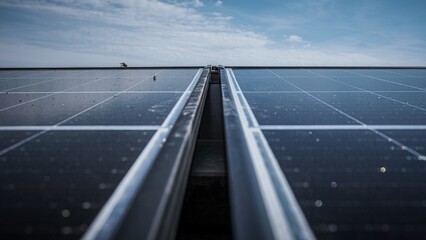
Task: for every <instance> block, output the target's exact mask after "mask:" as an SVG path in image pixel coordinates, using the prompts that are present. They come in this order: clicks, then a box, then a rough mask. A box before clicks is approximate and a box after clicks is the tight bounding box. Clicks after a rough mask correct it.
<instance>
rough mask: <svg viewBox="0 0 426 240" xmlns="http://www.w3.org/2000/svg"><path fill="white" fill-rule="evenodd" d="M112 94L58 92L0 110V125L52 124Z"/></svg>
mask: <svg viewBox="0 0 426 240" xmlns="http://www.w3.org/2000/svg"><path fill="white" fill-rule="evenodd" d="M111 96H113V94H106V93H98V94H87V93H75V94H71V93H59V94H53V95H52V94H49V95H46V96H44V97H42V99H39V100H37V101H32V102H27V103H25V104H22V105H20V106H17V107H13V108H10V109H7V110H4V111H0V125H3V126H4V125H13V126H17V125H18V126H19V125H54V124H57V123H59V122H61V121H63V120H65V119H67V118H69V117H71V116H73V115H75V114H77V113H79V112H81V111H83V110H85V109H87V108H89V107H91V106H93V105H95V104H98V103H99V102H101V101H103V100H105V99H107V98H108V97H111Z"/></svg>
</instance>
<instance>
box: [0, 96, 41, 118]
mask: <svg viewBox="0 0 426 240" xmlns="http://www.w3.org/2000/svg"><path fill="white" fill-rule="evenodd" d="M46 95H47V93H23V94H14V93H0V109H4V108H7V107H9V106H13V105H16V104H22V103H24V102H27V101H31V100H34V99H37V98H40V97H43V96H46ZM0 115H1V113H0Z"/></svg>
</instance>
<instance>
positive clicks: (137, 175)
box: [82, 69, 203, 240]
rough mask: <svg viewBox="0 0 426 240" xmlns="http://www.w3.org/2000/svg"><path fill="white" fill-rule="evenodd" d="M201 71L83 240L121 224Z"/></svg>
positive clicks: (107, 234) (105, 235) (108, 233)
mask: <svg viewBox="0 0 426 240" xmlns="http://www.w3.org/2000/svg"><path fill="white" fill-rule="evenodd" d="M202 72H203V69H199V70H198V72H197V74H196V75H195V76H194V78H193V79H192V81H191V83H190V84H189V86H188V87H187V88H186V90H185V92H184V93H183V94H182V95H181V97H180V98H179V100H178V101H177V102H176V104H175V106H174V107H173V109H172V110H171V111H170V113H169V114H168V116H167V118H166V119H165V120H164V122H163V123H162V124H161V126H160V128H159V129H158V130H157V131H156V132H155V134H154V136H153V137H152V138H151V140H150V141H149V142H148V144H147V145H146V147H145V148H144V150H143V151H142V152H141V153H140V155H139V156H138V157H137V159H136V160H135V163H134V164H133V165H132V167H131V168H130V170H129V171H128V173H127V174H126V176H125V177H124V178H123V179H122V181H121V182H120V184H119V186H118V187H117V188H116V189H115V190H114V193H113V194H112V196H111V197H110V198H109V199H108V201H107V203H106V204H105V205H104V207H103V208H102V210H101V211H100V212H99V213H98V215H97V216H96V218H95V220H94V221H93V222H92V224H91V226H90V228H89V229H88V231H87V232H86V233H85V234H84V236H83V238H82V239H87V240H89V239H109V238H111V236H112V235H113V233H114V231H115V228H114V227H111V226H117V225H118V223H119V222H120V221H121V217H122V216H123V215H124V213H125V211H126V208H127V207H128V206H129V205H130V204H129V203H130V201H131V200H132V199H133V195H134V193H135V192H136V191H137V190H138V188H139V186H140V185H141V184H142V182H143V180H144V177H145V176H146V174H147V171H148V169H149V167H150V166H151V165H152V163H153V161H154V159H155V156H156V155H157V154H158V152H159V151H160V149H161V146H162V145H163V143H164V141H165V140H166V139H167V137H168V135H169V133H170V131H171V130H172V127H173V125H174V123H175V122H176V120H177V118H178V116H179V114H180V112H181V111H182V110H183V108H184V106H185V104H186V102H187V100H188V99H189V97H190V95H191V93H192V92H193V90H194V88H195V86H196V84H197V82H198V79H199V78H200V76H201V73H202Z"/></svg>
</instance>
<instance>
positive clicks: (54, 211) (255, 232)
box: [0, 68, 426, 239]
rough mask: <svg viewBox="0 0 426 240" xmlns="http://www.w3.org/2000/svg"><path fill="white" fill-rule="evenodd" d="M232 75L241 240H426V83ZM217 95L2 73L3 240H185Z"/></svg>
mask: <svg viewBox="0 0 426 240" xmlns="http://www.w3.org/2000/svg"><path fill="white" fill-rule="evenodd" d="M220 71H221V87H222V102H223V113H224V128H225V129H224V132H225V137H226V139H225V140H226V151H227V164H228V179H229V185H230V196H231V213H232V218H233V233H234V237H235V238H237V239H315V238H318V239H377V238H383V239H384V238H386V239H389V238H392V239H396V238H398V239H402V238H408V239H426V221H425V220H424V216H425V215H426V157H425V154H426V92H425V91H426V70H425V69H390V68H388V69H359V68H358V69H325V68H324V69H318V68H301V69H290V68H271V69H267V68H235V69H231V68H222V69H221V70H220ZM154 76H156V77H155V80H154V78H153V77H154ZM208 79H209V69H208V68H205V69H144V70H136V69H132V70H130V69H127V70H125V69H123V70H120V69H115V70H34V71H32V70H10V71H9V70H2V71H0V179H1V180H0V199H1V204H0V213H1V216H2V218H1V219H0V237H1V238H5V239H10V238H42V239H58V238H63V239H76V238H80V237H84V238H85V239H106V238H117V239H124V238H133V239H134V238H142V239H145V238H148V237H149V238H170V237H171V235H173V233H171V235H170V234H169V233H167V232H168V231H169V232H173V226H168V225H167V224H168V223H170V222H173V221H172V220H170V219H173V217H176V216H175V215H176V214H178V213H179V209H174V208H176V207H175V206H179V200H176V199H178V198H179V197H176V196H177V195H179V194H178V193H175V191H181V190H179V189H181V187H180V185H182V184H183V186H184V184H185V181H186V177H187V175H188V173H187V170H185V169H187V168H189V167H190V164H191V161H190V159H188V158H190V156H191V154H190V153H189V151H192V150H193V148H192V147H191V146H192V145H191V144H194V143H193V141H194V139H196V135H197V134H196V131H197V129H198V125H197V124H198V122H199V117H200V115H201V114H200V112H201V111H202V109H203V104H204V99H205V97H206V92H207V91H206V89H208V85H209V83H208ZM178 172H182V174H181V175H179V174H177V173H178ZM179 184H180V185H179ZM178 186H179V187H178ZM176 189H178V190H176ZM183 189H184V188H183ZM174 194H175V195H174ZM170 212H173V214H171V215H173V216H171V217H169V218H170V219H167V221H166V220H164V219H166V215H167V214H169V213H170ZM169 225H170V224H169ZM162 230H164V231H163V233H161V232H162ZM84 234H85V235H84Z"/></svg>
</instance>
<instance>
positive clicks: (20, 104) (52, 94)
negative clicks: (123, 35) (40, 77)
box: [0, 73, 117, 112]
mask: <svg viewBox="0 0 426 240" xmlns="http://www.w3.org/2000/svg"><path fill="white" fill-rule="evenodd" d="M115 74H117V73H113V74H111V75H110V76H113V75H115ZM104 78H106V77H104ZM102 79H103V78H100V79H95V80H93V81H90V82H87V83H84V84H81V85H79V86H84V85H86V84H89V83H92V82H96V81H100V80H102ZM79 86H74V87H71V88H67V89H64V90H62V91H59V92H55V93H51V94H48V95H45V96H42V97H38V98H35V99H32V100H29V101H26V102H22V103H18V104H15V105H12V106H9V107H5V108H1V109H0V112H1V111H5V110H8V109H11V108H14V107H18V106H22V105H24V104H27V103H31V102H35V101H37V100H40V99H44V98H47V97H51V96H54V95H56V94H59V93H62V92H64V91H67V90H70V89H73V88H76V87H79Z"/></svg>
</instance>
